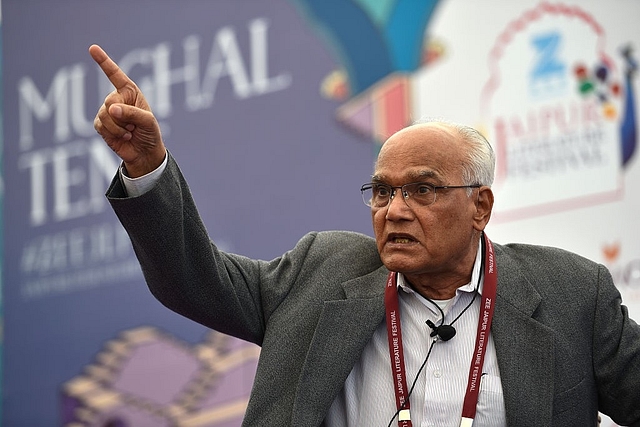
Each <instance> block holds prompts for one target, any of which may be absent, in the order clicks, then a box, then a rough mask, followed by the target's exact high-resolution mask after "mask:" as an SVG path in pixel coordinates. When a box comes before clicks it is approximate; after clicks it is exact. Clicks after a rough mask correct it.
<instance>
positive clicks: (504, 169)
mask: <svg viewBox="0 0 640 427" xmlns="http://www.w3.org/2000/svg"><path fill="white" fill-rule="evenodd" d="M605 35H606V34H605V29H604V28H603V27H602V26H601V25H600V24H599V23H598V22H597V20H596V19H595V18H594V17H593V16H592V15H590V14H589V13H587V12H585V11H584V10H582V9H580V8H579V7H577V6H566V5H562V4H549V3H541V4H540V5H538V6H537V7H536V8H534V9H531V10H528V11H526V12H525V13H523V14H522V15H521V16H519V17H517V18H516V19H514V20H513V21H512V22H510V23H509V24H508V25H507V26H506V28H505V29H504V30H503V31H502V32H501V33H500V34H499V36H498V38H497V39H496V41H495V44H494V46H493V48H492V50H491V52H490V56H489V64H490V68H491V70H490V77H489V80H488V81H487V82H486V84H485V85H484V88H483V91H482V94H481V108H480V110H481V115H482V122H483V123H484V124H485V126H486V133H487V136H488V137H489V140H491V141H492V142H493V144H494V147H495V149H496V154H497V170H496V184H495V190H496V192H497V193H498V194H499V200H501V205H500V206H499V209H498V215H497V216H498V218H499V219H501V220H509V219H515V218H521V217H527V216H535V215H537V214H540V213H542V212H553V211H556V212H557V211H562V210H568V209H572V208H575V207H579V206H588V205H591V204H597V203H602V202H606V201H613V200H618V199H620V198H621V197H622V191H621V190H622V189H621V188H620V187H621V180H620V176H621V174H622V173H623V170H624V167H625V166H626V165H627V164H628V163H629V161H630V160H631V158H632V157H633V155H634V152H635V150H636V146H637V123H636V114H635V107H634V93H633V85H632V79H633V77H634V74H635V71H636V68H637V64H636V62H635V60H634V57H633V52H632V49H631V47H630V46H617V47H613V48H610V47H608V46H606V43H605ZM541 189H546V190H545V191H541Z"/></svg>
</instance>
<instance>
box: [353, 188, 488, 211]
mask: <svg viewBox="0 0 640 427" xmlns="http://www.w3.org/2000/svg"><path fill="white" fill-rule="evenodd" d="M478 187H481V185H480V184H473V185H431V184H427V183H426V182H412V183H409V184H405V185H403V186H400V187H392V186H390V185H387V184H381V183H375V182H370V183H368V184H364V185H363V186H362V187H361V188H360V192H361V193H362V200H363V201H364V204H365V205H367V206H370V207H372V208H384V207H385V206H387V205H388V204H389V201H390V200H393V198H394V197H395V195H396V191H397V190H400V193H401V194H402V196H403V197H404V201H405V202H406V203H407V205H408V206H409V207H410V208H414V207H420V206H427V205H430V204H432V203H433V202H435V201H436V191H437V190H441V189H453V188H478Z"/></svg>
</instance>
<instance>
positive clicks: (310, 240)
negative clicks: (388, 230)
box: [298, 231, 382, 265]
mask: <svg viewBox="0 0 640 427" xmlns="http://www.w3.org/2000/svg"><path fill="white" fill-rule="evenodd" d="M300 246H303V247H305V249H306V251H308V255H309V256H312V257H317V258H323V259H344V260H350V262H352V263H361V262H363V261H364V262H365V263H367V264H371V263H373V264H376V265H381V264H382V263H381V261H380V255H379V254H378V248H377V246H376V241H375V240H374V239H373V238H372V237H371V236H367V235H366V234H362V233H357V232H354V231H313V232H310V233H308V234H306V235H305V236H304V237H303V238H302V239H301V240H300V242H299V243H298V247H300Z"/></svg>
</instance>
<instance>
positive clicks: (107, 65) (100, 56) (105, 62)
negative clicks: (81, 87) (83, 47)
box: [89, 44, 133, 91]
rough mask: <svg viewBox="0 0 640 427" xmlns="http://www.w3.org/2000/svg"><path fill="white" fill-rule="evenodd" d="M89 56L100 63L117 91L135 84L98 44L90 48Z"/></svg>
mask: <svg viewBox="0 0 640 427" xmlns="http://www.w3.org/2000/svg"><path fill="white" fill-rule="evenodd" d="M89 54H90V55H91V57H92V58H93V60H94V61H96V62H97V63H98V65H99V66H100V68H101V69H102V71H103V72H104V74H105V75H106V76H107V78H108V79H109V81H110V82H111V84H113V86H115V88H116V90H118V91H120V89H122V88H123V87H125V86H126V85H129V84H132V83H133V81H132V80H131V79H130V78H129V76H127V75H126V74H125V73H124V71H122V70H121V69H120V67H118V64H116V63H115V62H114V61H113V59H111V58H110V57H109V55H107V53H106V52H105V51H104V50H103V49H102V48H101V47H100V46H98V45H97V44H94V45H91V46H90V47H89Z"/></svg>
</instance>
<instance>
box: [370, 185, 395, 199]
mask: <svg viewBox="0 0 640 427" xmlns="http://www.w3.org/2000/svg"><path fill="white" fill-rule="evenodd" d="M373 194H375V195H376V197H387V196H388V195H389V194H391V191H390V190H389V188H388V187H386V186H384V185H374V186H373Z"/></svg>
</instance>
